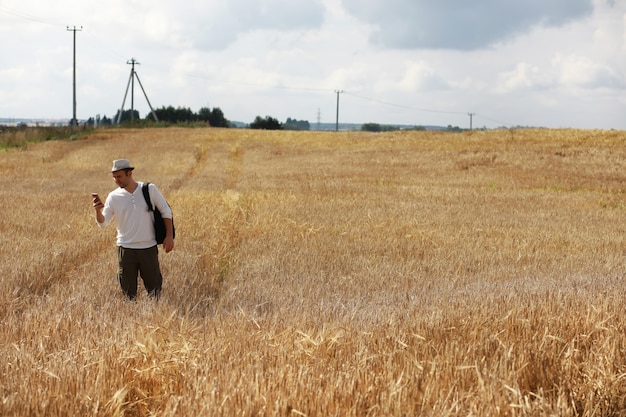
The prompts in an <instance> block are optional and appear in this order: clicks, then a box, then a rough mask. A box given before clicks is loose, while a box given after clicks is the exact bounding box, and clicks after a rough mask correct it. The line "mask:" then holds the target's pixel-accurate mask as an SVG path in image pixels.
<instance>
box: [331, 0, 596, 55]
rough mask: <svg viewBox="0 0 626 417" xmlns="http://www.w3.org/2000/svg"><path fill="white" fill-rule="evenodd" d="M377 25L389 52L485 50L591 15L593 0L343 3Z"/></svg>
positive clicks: (370, 0)
mask: <svg viewBox="0 0 626 417" xmlns="http://www.w3.org/2000/svg"><path fill="white" fill-rule="evenodd" d="M342 3H343V5H344V6H345V8H346V9H347V10H349V11H350V12H351V13H352V14H354V15H355V16H358V17H359V18H360V19H363V20H364V21H366V22H369V23H371V24H374V25H376V26H377V30H376V31H375V32H374V33H373V34H372V41H373V42H374V43H376V44H381V45H384V46H386V47H391V48H408V49H413V48H421V49H427V48H434V49H438V48H444V49H460V50H471V49H479V48H484V47H487V46H489V45H493V44H495V43H498V42H502V41H503V40H505V39H510V38H512V37H514V36H516V35H519V34H522V33H525V32H528V31H529V30H531V29H532V28H533V27H534V26H537V25H543V26H560V25H563V24H564V23H567V22H569V21H571V20H573V19H578V18H581V17H582V16H586V15H589V14H591V12H592V10H593V7H592V3H591V0H550V1H545V0H526V1H523V2H503V1H501V0H481V1H472V2H468V1H453V0H441V1H432V0H342Z"/></svg>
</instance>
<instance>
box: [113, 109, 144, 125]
mask: <svg viewBox="0 0 626 417" xmlns="http://www.w3.org/2000/svg"><path fill="white" fill-rule="evenodd" d="M131 114H132V116H133V117H132V119H133V120H139V112H138V111H137V110H130V109H128V110H124V111H123V112H122V117H121V118H120V119H119V120H120V123H124V122H130V120H131ZM119 115H120V111H119V110H118V111H117V113H115V117H114V118H113V120H114V121H115V122H116V123H117V119H118V118H119Z"/></svg>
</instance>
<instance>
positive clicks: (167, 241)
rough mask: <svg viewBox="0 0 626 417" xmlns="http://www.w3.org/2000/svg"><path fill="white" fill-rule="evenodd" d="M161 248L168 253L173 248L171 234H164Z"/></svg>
mask: <svg viewBox="0 0 626 417" xmlns="http://www.w3.org/2000/svg"><path fill="white" fill-rule="evenodd" d="M163 249H165V253H170V252H171V251H172V250H173V249H174V239H172V237H171V236H165V239H163Z"/></svg>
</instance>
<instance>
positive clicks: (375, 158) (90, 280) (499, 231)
mask: <svg viewBox="0 0 626 417" xmlns="http://www.w3.org/2000/svg"><path fill="white" fill-rule="evenodd" d="M118 157H127V158H129V159H130V160H131V161H132V162H133V163H134V164H135V165H136V166H137V169H136V171H135V176H136V178H137V179H138V180H149V181H152V182H155V183H156V184H157V185H158V186H159V187H160V188H161V190H162V191H163V192H164V194H166V196H167V198H168V200H169V201H170V203H171V205H172V206H173V208H174V210H175V220H176V227H177V247H176V250H175V251H174V252H173V253H171V254H167V255H166V254H164V253H161V262H162V268H163V270H164V274H165V284H164V292H163V297H162V299H161V301H159V303H158V304H154V303H152V302H150V301H149V300H148V299H147V298H146V297H145V290H143V288H142V289H141V291H140V297H139V300H138V302H136V303H132V302H127V301H125V300H124V299H123V297H122V295H121V291H120V290H119V288H118V285H117V282H116V280H115V262H116V258H115V250H114V249H115V248H114V233H115V232H114V230H113V228H112V227H110V228H109V229H106V230H105V231H101V230H99V229H98V228H97V227H96V226H95V224H94V220H93V212H92V209H91V202H90V197H89V193H90V192H92V191H98V192H100V194H101V195H106V193H107V192H108V191H109V190H111V189H112V188H113V186H114V183H113V181H112V180H111V178H110V175H109V174H108V169H109V166H110V161H111V160H113V159H116V158H118ZM625 173H626V132H613V131H611V132H609V131H577V130H528V131H514V132H513V131H498V132H473V133H468V134H462V135H458V134H441V133H433V132H405V133H401V132H397V133H386V134H367V133H336V134H335V133H326V134H325V133H313V132H264V131H250V130H220V129H189V130H185V129H174V128H171V129H161V130H156V129H155V130H114V131H110V130H101V131H97V132H95V133H93V134H90V135H89V136H88V137H86V138H82V139H79V140H75V141H72V142H68V141H55V142H46V143H40V144H36V145H33V144H31V145H28V146H27V147H25V148H24V149H18V150H12V151H4V152H0V184H1V186H0V199H1V201H2V202H3V203H2V206H3V211H2V214H1V215H0V253H1V254H2V258H1V261H0V283H1V284H2V288H3V291H2V292H0V322H1V325H2V327H1V328H2V333H1V334H0V357H1V358H2V360H1V361H0V375H1V379H0V381H1V382H0V384H1V385H0V400H1V401H0V415H3V416H23V415H29V416H70V415H71V416H76V415H94V416H111V415H113V416H122V415H125V416H148V415H162V416H170V415H187V416H191V415H207V416H208V415H222V416H253V415H267V416H302V415H308V416H363V415H371V416H383V415H385V416H386V415H406V416H413V415H426V416H468V415H474V416H501V415H502V416H554V415H559V416H616V415H626V412H625V411H624V410H625V409H626V329H625V327H626V325H625V324H624V323H626V310H625V309H624V308H623V298H624V294H625V292H626V291H625V290H626V283H624V280H623V278H624V272H625V265H624V261H625V259H624V254H625V253H624V252H625V247H626V246H625V240H624V232H625V230H624V228H625V224H626V223H625V221H624V220H625V217H626V204H625V198H626V196H625V189H626V188H625V179H626V174H625ZM142 291H143V292H142Z"/></svg>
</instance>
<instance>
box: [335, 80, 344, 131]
mask: <svg viewBox="0 0 626 417" xmlns="http://www.w3.org/2000/svg"><path fill="white" fill-rule="evenodd" d="M335 93H337V118H336V122H335V132H339V94H341V93H343V90H335Z"/></svg>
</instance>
